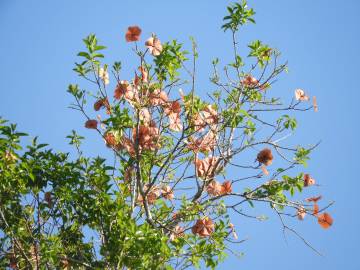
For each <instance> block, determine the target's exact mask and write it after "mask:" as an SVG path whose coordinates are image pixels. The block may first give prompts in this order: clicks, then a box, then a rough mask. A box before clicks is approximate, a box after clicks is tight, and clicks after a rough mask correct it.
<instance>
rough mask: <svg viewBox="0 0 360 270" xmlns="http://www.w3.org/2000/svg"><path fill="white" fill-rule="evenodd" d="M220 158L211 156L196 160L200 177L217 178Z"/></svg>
mask: <svg viewBox="0 0 360 270" xmlns="http://www.w3.org/2000/svg"><path fill="white" fill-rule="evenodd" d="M218 160H219V158H218V157H212V156H209V157H207V158H205V159H203V160H201V159H196V161H195V168H196V173H197V176H198V177H201V178H204V179H211V178H213V177H214V176H215V172H216V165H217V162H218Z"/></svg>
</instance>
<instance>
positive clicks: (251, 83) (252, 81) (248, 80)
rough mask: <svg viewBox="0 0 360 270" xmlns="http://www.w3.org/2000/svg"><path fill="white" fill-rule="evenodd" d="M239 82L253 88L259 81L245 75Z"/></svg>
mask: <svg viewBox="0 0 360 270" xmlns="http://www.w3.org/2000/svg"><path fill="white" fill-rule="evenodd" d="M241 83H242V84H243V85H244V86H245V87H248V88H254V87H256V86H257V85H258V84H259V81H258V80H257V79H256V78H254V77H253V76H251V75H246V76H245V77H244V79H243V80H241Z"/></svg>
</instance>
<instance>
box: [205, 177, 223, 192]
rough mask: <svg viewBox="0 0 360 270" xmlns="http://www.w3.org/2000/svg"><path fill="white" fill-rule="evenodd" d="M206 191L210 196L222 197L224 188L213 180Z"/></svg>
mask: <svg viewBox="0 0 360 270" xmlns="http://www.w3.org/2000/svg"><path fill="white" fill-rule="evenodd" d="M206 191H207V193H209V195H212V196H219V195H221V191H222V186H221V185H220V183H219V182H217V181H215V180H212V181H211V182H210V183H209V184H208V186H207V187H206Z"/></svg>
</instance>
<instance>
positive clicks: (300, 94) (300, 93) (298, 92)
mask: <svg viewBox="0 0 360 270" xmlns="http://www.w3.org/2000/svg"><path fill="white" fill-rule="evenodd" d="M295 99H296V100H300V101H308V100H309V99H310V98H309V96H307V95H306V94H305V91H304V90H302V89H296V90H295Z"/></svg>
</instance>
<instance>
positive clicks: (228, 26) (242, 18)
mask: <svg viewBox="0 0 360 270" xmlns="http://www.w3.org/2000/svg"><path fill="white" fill-rule="evenodd" d="M227 10H228V12H229V15H227V16H225V17H224V19H223V20H224V21H225V24H224V25H223V26H222V27H221V28H222V29H224V31H226V30H231V31H232V32H236V31H238V30H239V27H240V26H242V25H244V24H246V23H248V22H251V23H255V20H254V19H253V16H254V15H255V11H254V10H253V9H252V8H248V6H247V2H246V1H245V0H242V1H241V3H234V4H232V5H230V6H228V7H227Z"/></svg>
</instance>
